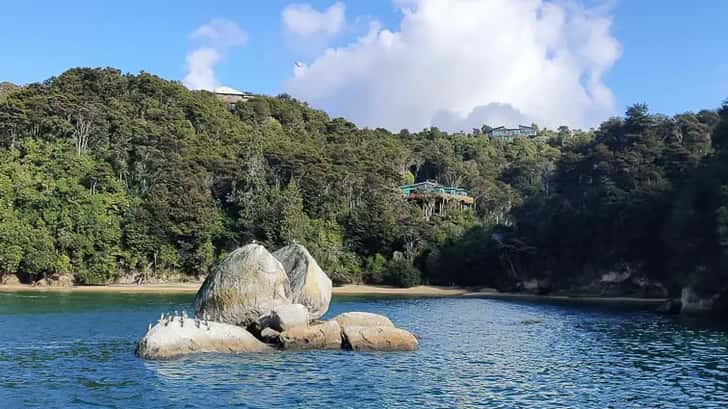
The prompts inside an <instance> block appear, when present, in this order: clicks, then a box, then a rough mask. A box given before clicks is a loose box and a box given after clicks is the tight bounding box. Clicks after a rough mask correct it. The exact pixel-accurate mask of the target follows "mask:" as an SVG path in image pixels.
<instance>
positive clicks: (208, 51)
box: [182, 19, 248, 90]
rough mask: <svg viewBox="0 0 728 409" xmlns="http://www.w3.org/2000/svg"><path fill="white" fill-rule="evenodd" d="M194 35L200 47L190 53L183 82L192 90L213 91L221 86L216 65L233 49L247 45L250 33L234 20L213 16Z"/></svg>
mask: <svg viewBox="0 0 728 409" xmlns="http://www.w3.org/2000/svg"><path fill="white" fill-rule="evenodd" d="M190 38H191V39H192V40H194V41H196V42H197V43H198V44H199V47H198V48H196V49H194V50H192V51H190V52H189V53H188V54H187V61H186V71H187V73H186V75H185V78H184V79H183V80H182V82H183V83H184V84H185V86H186V87H187V88H190V89H206V90H213V89H215V88H216V87H218V86H219V85H220V83H219V82H218V80H217V78H216V76H215V65H216V64H217V63H218V62H219V61H220V60H221V59H222V58H223V57H224V56H225V54H226V53H227V51H228V50H229V49H231V48H234V47H239V46H242V45H244V44H245V42H246V41H247V39H248V36H247V34H245V32H244V31H243V30H242V29H241V28H240V27H238V25H237V24H235V23H234V22H232V21H230V20H225V19H213V20H210V21H209V22H208V23H207V24H204V25H202V26H200V27H198V28H197V29H196V30H195V31H193V32H192V34H191V35H190Z"/></svg>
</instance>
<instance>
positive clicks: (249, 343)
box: [136, 317, 273, 359]
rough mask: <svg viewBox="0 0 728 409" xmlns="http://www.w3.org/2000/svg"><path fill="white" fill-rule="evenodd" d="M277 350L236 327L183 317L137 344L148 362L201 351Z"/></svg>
mask: <svg viewBox="0 0 728 409" xmlns="http://www.w3.org/2000/svg"><path fill="white" fill-rule="evenodd" d="M272 350H273V349H272V348H270V347H269V346H267V345H265V344H264V343H262V342H260V341H259V340H258V339H256V338H255V337H254V336H253V335H252V334H251V333H249V332H248V331H246V330H245V328H240V327H238V326H235V325H229V324H224V323H219V322H209V323H205V322H201V321H195V320H193V319H186V320H184V323H182V321H181V318H179V317H177V318H174V319H172V320H169V321H167V320H164V321H161V322H160V323H158V324H157V325H155V326H154V327H152V328H151V329H150V330H149V331H147V333H146V335H144V337H143V338H142V339H141V341H139V343H138V344H137V349H136V354H137V355H138V356H140V357H142V358H144V359H170V358H175V357H179V356H182V355H186V354H192V353H200V352H219V353H244V352H269V351H272Z"/></svg>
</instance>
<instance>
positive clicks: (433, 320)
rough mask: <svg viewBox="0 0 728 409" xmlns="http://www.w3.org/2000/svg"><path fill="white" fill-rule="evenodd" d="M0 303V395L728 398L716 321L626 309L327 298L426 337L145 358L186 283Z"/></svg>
mask: <svg viewBox="0 0 728 409" xmlns="http://www.w3.org/2000/svg"><path fill="white" fill-rule="evenodd" d="M2 301H3V302H2V303H1V304H0V328H3V331H1V332H0V373H2V374H3V376H2V377H0V406H2V407H3V408H14V407H43V406H46V407H59V406H60V407H69V408H88V407H119V408H127V407H149V408H172V407H174V408H177V407H187V408H202V407H205V408H206V407H210V406H216V407H251V408H266V407H272V406H278V407H286V408H295V407H306V408H311V407H321V408H331V407H337V408H338V407H343V408H347V407H349V408H382V407H388V408H400V407H437V408H449V407H452V408H468V407H492V408H563V407H578V408H623V407H630V408H631V407H640V408H642V407H644V408H663V407H664V408H669V407H680V408H690V407H695V408H724V407H728V332H726V331H725V330H723V329H720V328H711V327H710V326H707V325H706V324H705V323H701V322H695V321H686V320H675V319H669V318H665V317H658V316H655V315H653V314H650V313H645V312H640V311H634V310H629V309H613V308H607V307H604V306H584V305H579V306H572V305H566V304H527V303H520V302H512V301H495V300H476V299H413V298H410V299H407V298H405V299H391V298H374V299H372V298H370V299H366V298H353V297H351V298H338V299H336V300H335V303H334V304H333V305H332V308H331V312H330V313H329V315H330V316H331V315H334V314H337V313H339V312H342V311H353V310H356V311H370V312H377V313H383V314H386V315H388V316H390V317H391V318H392V319H393V321H394V322H395V323H398V324H399V325H401V326H402V327H404V328H407V329H410V330H412V331H413V332H415V333H416V334H417V335H418V337H419V338H420V342H421V346H422V349H421V350H420V351H417V352H414V353H390V354H384V353H353V352H348V351H316V352H281V353H275V354H267V355H237V356H228V355H216V354H209V355H199V356H189V357H185V358H182V359H178V360H172V361H161V362H149V361H143V360H140V359H138V358H136V357H135V356H134V355H133V349H134V345H135V342H136V340H137V339H138V338H139V337H140V336H141V335H142V333H143V332H144V329H145V327H146V322H148V321H149V320H151V319H153V318H154V317H157V316H159V314H160V313H161V312H163V311H169V310H173V309H178V310H181V309H183V308H185V307H186V306H188V303H189V302H190V296H170V295H144V296H139V295H134V296H131V295H121V294H120V295H108V294H104V295H89V294H76V295H74V294H71V295H69V294H64V295H62V296H54V295H53V294H42V296H41V297H39V298H35V299H32V300H31V299H28V298H27V296H25V295H13V294H9V295H7V293H6V294H3V299H2ZM29 304H32V305H29Z"/></svg>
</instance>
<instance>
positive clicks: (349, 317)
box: [334, 312, 394, 328]
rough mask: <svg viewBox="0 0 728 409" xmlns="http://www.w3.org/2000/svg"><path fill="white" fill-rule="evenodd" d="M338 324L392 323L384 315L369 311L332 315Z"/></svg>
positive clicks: (391, 325)
mask: <svg viewBox="0 0 728 409" xmlns="http://www.w3.org/2000/svg"><path fill="white" fill-rule="evenodd" d="M334 321H336V322H337V323H338V324H339V326H341V327H342V328H344V327H392V328H394V324H392V321H390V320H389V318H387V317H385V316H384V315H379V314H372V313H370V312H345V313H343V314H339V315H337V316H336V317H334Z"/></svg>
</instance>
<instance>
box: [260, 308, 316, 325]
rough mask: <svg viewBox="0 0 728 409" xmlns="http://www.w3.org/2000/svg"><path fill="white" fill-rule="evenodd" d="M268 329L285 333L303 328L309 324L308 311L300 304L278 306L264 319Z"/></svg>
mask: <svg viewBox="0 0 728 409" xmlns="http://www.w3.org/2000/svg"><path fill="white" fill-rule="evenodd" d="M265 321H266V322H267V324H268V325H266V326H268V327H270V328H273V329H274V330H276V331H287V330H289V329H291V328H295V327H305V326H307V325H308V322H309V315H308V309H307V308H306V307H305V306H303V305H301V304H284V305H279V306H277V307H275V308H273V310H272V311H271V312H270V315H269V317H266V319H265Z"/></svg>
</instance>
